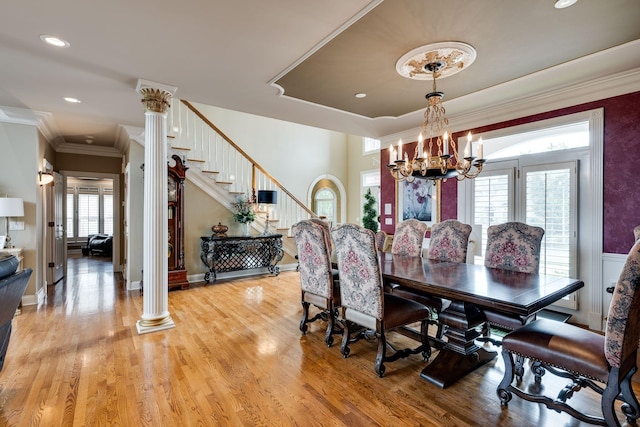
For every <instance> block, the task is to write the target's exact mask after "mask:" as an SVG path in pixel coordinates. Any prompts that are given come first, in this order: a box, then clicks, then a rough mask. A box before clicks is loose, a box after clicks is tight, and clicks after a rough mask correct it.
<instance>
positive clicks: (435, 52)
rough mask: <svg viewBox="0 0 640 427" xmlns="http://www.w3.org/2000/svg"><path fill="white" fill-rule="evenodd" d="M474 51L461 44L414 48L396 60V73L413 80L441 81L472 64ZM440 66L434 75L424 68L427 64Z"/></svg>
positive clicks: (447, 43) (438, 44)
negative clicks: (434, 79)
mask: <svg viewBox="0 0 640 427" xmlns="http://www.w3.org/2000/svg"><path fill="white" fill-rule="evenodd" d="M475 59H476V50H475V49H474V48H473V46H471V45H468V44H466V43H462V42H441V43H432V44H428V45H425V46H421V47H418V48H415V49H413V50H411V51H409V52H407V53H405V54H404V55H402V56H401V57H400V59H398V61H397V62H396V71H397V72H398V74H400V75H401V76H402V77H406V78H408V79H414V80H433V78H434V76H435V78H438V79H442V78H445V77H449V76H452V75H454V74H457V73H459V72H460V71H462V70H464V69H465V68H467V67H468V66H469V65H471V64H473V61H475ZM435 63H438V64H441V65H440V67H439V70H438V71H437V72H436V73H435V74H434V73H433V72H432V71H430V70H428V69H426V68H425V67H426V66H427V65H429V64H435Z"/></svg>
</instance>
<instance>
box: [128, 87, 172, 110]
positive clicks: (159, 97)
mask: <svg viewBox="0 0 640 427" xmlns="http://www.w3.org/2000/svg"><path fill="white" fill-rule="evenodd" d="M176 90H177V88H175V87H173V86H167V85H163V84H162V83H156V82H151V81H147V80H142V79H140V80H138V85H137V87H136V91H137V92H138V93H139V94H140V95H142V97H143V98H142V99H141V101H142V103H143V104H144V108H145V110H146V111H151V112H154V113H161V114H164V113H166V112H167V111H168V110H169V108H170V107H171V97H172V96H173V94H174V93H175V92H176Z"/></svg>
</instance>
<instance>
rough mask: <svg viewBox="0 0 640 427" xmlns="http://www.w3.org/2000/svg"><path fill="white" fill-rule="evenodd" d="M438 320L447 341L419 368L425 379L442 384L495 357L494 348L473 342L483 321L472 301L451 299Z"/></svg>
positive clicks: (456, 378) (449, 382) (455, 379)
mask: <svg viewBox="0 0 640 427" xmlns="http://www.w3.org/2000/svg"><path fill="white" fill-rule="evenodd" d="M440 321H441V322H442V323H443V324H444V325H446V326H447V328H446V332H445V334H444V335H445V337H446V338H447V343H446V344H445V346H444V347H443V348H442V350H440V351H439V352H438V355H437V356H436V358H435V359H433V362H431V363H430V364H429V365H427V367H426V368H424V369H423V370H422V373H421V374H420V376H421V377H422V378H424V379H425V380H427V381H429V382H431V383H433V384H435V385H437V386H438V387H441V388H445V387H447V386H449V385H451V384H453V383H455V382H456V381H457V380H459V379H460V378H462V377H464V376H465V375H466V374H468V373H469V372H471V371H473V370H475V369H476V368H478V367H480V366H482V365H484V364H485V363H487V362H489V361H491V360H493V359H494V358H496V357H497V355H498V353H497V352H495V351H487V350H486V349H484V348H482V347H479V346H478V345H476V343H475V342H474V340H475V339H476V338H477V337H478V336H479V335H480V332H478V330H477V327H478V326H479V325H481V324H482V322H484V316H483V314H482V312H481V311H480V310H478V308H477V307H476V306H474V305H473V304H470V303H466V302H462V301H453V302H452V303H451V305H450V306H449V307H448V308H447V309H446V310H444V311H443V312H441V313H440Z"/></svg>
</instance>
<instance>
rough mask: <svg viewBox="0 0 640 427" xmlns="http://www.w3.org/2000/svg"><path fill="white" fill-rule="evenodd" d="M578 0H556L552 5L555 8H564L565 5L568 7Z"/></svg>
mask: <svg viewBox="0 0 640 427" xmlns="http://www.w3.org/2000/svg"><path fill="white" fill-rule="evenodd" d="M577 1H578V0H558V1H556V4H555V5H554V6H555V8H556V9H564V8H565V7H569V6H571V5H573V4H575V3H576V2H577Z"/></svg>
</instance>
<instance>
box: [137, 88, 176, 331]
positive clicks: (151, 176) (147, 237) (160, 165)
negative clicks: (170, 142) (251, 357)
mask: <svg viewBox="0 0 640 427" xmlns="http://www.w3.org/2000/svg"><path fill="white" fill-rule="evenodd" d="M136 90H137V92H138V93H140V94H141V95H142V96H143V98H142V103H143V104H144V107H145V132H144V133H145V136H144V214H143V215H144V226H143V232H144V234H143V239H144V241H143V252H144V253H143V261H142V268H143V283H144V285H143V286H144V295H143V306H142V309H143V313H142V317H141V318H140V320H138V322H137V323H136V327H137V329H138V333H139V334H145V333H148V332H155V331H161V330H164V329H169V328H174V327H175V326H176V325H175V323H173V319H172V318H171V314H170V313H169V310H168V306H169V288H168V260H167V253H168V250H169V249H168V231H167V220H168V218H167V110H168V109H169V107H170V100H171V97H172V96H173V94H174V93H175V90H176V88H171V87H168V86H165V85H162V84H158V83H154V82H148V81H144V80H139V81H138V86H137V88H136Z"/></svg>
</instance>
